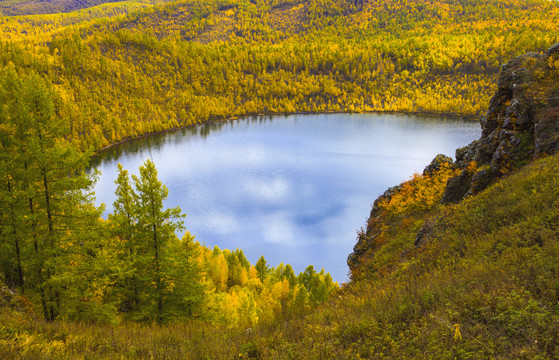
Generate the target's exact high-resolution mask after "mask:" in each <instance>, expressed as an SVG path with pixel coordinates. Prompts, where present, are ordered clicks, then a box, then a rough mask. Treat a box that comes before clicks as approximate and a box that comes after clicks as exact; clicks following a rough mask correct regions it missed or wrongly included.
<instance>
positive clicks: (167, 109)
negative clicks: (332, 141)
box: [0, 0, 559, 149]
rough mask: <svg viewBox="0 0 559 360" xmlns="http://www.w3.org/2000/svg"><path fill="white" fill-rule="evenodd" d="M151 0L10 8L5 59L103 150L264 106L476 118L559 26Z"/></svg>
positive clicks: (330, 5)
mask: <svg viewBox="0 0 559 360" xmlns="http://www.w3.org/2000/svg"><path fill="white" fill-rule="evenodd" d="M16 3H17V2H12V4H16ZM153 3H155V5H151V4H150V2H146V1H132V0H130V1H124V2H115V3H106V4H102V5H100V6H97V7H92V8H86V9H82V10H79V11H75V12H70V13H63V14H50V15H29V16H4V17H2V18H0V30H1V37H0V66H2V67H5V66H7V65H8V63H12V64H13V65H14V67H15V68H16V72H17V73H18V74H23V73H30V72H35V73H37V74H39V75H40V76H41V77H42V78H43V79H45V80H46V81H47V83H48V84H50V85H49V86H52V88H53V89H54V91H55V92H56V94H57V96H58V97H59V100H60V101H59V104H60V105H59V106H58V107H57V112H58V114H59V116H60V117H61V118H63V119H64V121H65V122H66V124H67V127H68V128H69V134H68V136H70V137H71V138H72V139H74V140H76V141H78V142H79V146H80V148H82V149H87V148H88V147H89V146H93V148H95V149H99V148H102V147H104V146H107V145H109V144H111V143H115V142H118V141H120V140H124V139H127V138H131V137H136V136H138V135H141V134H145V133H150V132H157V131H161V130H165V129H170V128H176V127H179V126H185V125H190V124H196V123H200V122H205V121H208V120H221V119H225V118H229V117H234V116H241V115H250V114H257V113H281V112H289V113H292V112H316V111H406V112H429V113H440V114H443V113H444V114H449V113H450V114H458V115H463V116H479V115H480V114H481V113H482V112H483V111H484V110H485V109H486V108H487V106H488V99H489V96H490V94H491V93H492V91H494V89H495V87H494V83H495V80H496V74H497V71H498V69H499V66H500V64H501V63H503V62H504V61H506V60H507V59H509V58H511V57H513V56H516V55H519V54H520V53H524V52H528V51H544V50H545V49H547V48H548V47H549V46H550V45H551V44H553V43H554V42H555V41H556V40H557V37H556V34H557V30H558V29H557V26H558V25H557V24H559V21H558V20H559V13H558V5H557V3H556V2H553V1H539V0H538V1H532V0H514V1H509V2H505V3H503V2H502V1H490V2H483V3H482V2H478V1H463V2H455V1H425V0H416V1H411V2H410V1H405V2H402V1H390V2H374V1H369V2H360V1H356V2H352V1H341V0H340V1H320V0H317V1H311V2H301V1H284V2H281V1H252V2H251V1H248V0H219V1H217V0H216V1H207V2H199V1H192V0H191V1H175V2H171V3H163V2H161V1H153ZM13 6H15V5H13Z"/></svg>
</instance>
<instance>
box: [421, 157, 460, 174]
mask: <svg viewBox="0 0 559 360" xmlns="http://www.w3.org/2000/svg"><path fill="white" fill-rule="evenodd" d="M443 164H449V165H450V166H454V161H452V158H451V157H448V156H446V155H443V154H439V155H437V156H435V158H434V159H433V160H432V161H431V163H430V164H429V165H427V166H426V167H425V169H424V170H423V176H425V175H432V174H434V173H435V172H437V171H439V170H440V168H441V166H443Z"/></svg>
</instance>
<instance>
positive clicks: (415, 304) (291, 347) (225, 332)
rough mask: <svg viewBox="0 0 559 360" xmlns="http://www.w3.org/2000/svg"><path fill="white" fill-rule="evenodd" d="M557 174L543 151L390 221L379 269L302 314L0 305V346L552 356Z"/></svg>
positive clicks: (101, 352) (56, 350) (212, 353)
mask: <svg viewBox="0 0 559 360" xmlns="http://www.w3.org/2000/svg"><path fill="white" fill-rule="evenodd" d="M557 174H559V157H558V156H550V157H547V158H544V159H541V160H539V161H537V162H535V163H533V164H531V165H529V166H528V167H526V168H525V169H523V170H521V171H519V172H518V173H516V174H513V175H511V176H509V177H507V178H505V179H503V180H501V181H499V182H498V183H496V184H494V185H493V186H491V187H490V188H489V189H487V190H486V191H484V192H483V193H481V194H480V195H478V196H476V197H473V198H470V199H468V200H466V201H464V202H462V203H461V204H458V205H452V206H444V207H441V206H435V208H434V209H431V210H430V211H429V212H428V214H419V213H417V214H415V215H413V216H411V219H413V221H412V222H409V223H410V224H411V225H409V226H407V227H399V228H398V229H392V230H391V231H389V233H388V235H387V241H386V246H381V248H380V249H379V250H378V253H377V254H379V256H378V258H376V259H375V260H374V261H376V262H377V263H376V264H374V266H375V267H376V268H377V269H383V270H384V271H376V272H367V276H364V277H362V279H361V280H358V281H354V282H353V283H352V284H351V285H350V286H348V287H347V288H346V289H345V290H344V291H343V292H342V294H341V295H340V296H339V298H336V299H334V300H332V301H331V302H330V303H328V304H327V305H325V306H323V307H321V308H320V309H319V310H317V311H315V312H313V313H311V314H309V315H308V316H306V317H305V318H299V319H289V321H287V320H280V321H278V322H277V323H275V324H273V325H268V326H259V327H256V328H254V329H252V330H250V331H249V330H244V329H219V328H212V327H211V326H209V325H202V324H196V323H194V324H182V325H176V326H169V327H164V328H157V327H139V326H131V325H130V324H125V325H119V326H116V327H114V328H113V327H110V326H84V325H79V324H65V323H54V324H44V323H42V322H41V321H36V320H32V317H30V316H25V315H21V316H20V315H17V316H15V315H14V312H13V311H8V310H7V308H4V310H3V314H2V322H3V324H4V325H3V326H2V327H1V328H0V334H1V336H0V338H1V339H2V340H1V341H0V353H4V354H9V356H10V357H12V358H14V359H16V358H18V356H21V358H34V359H35V358H63V359H64V358H68V359H70V358H72V359H73V358H80V357H83V358H86V354H88V355H87V358H107V359H108V358H119V357H122V358H128V359H132V358H136V359H137V358H146V359H147V358H150V357H151V356H152V355H153V356H154V357H155V358H185V357H194V358H204V357H206V356H207V357H209V358H232V357H238V356H239V354H242V356H245V357H263V358H314V359H324V358H332V359H333V358H337V359H343V358H355V359H357V358H360V357H361V358H371V357H372V358H386V359H394V358H400V359H405V358H409V359H412V358H433V359H445V358H499V359H511V358H525V359H536V358H542V359H544V358H553V357H557V356H559V305H558V304H557V297H558V296H559V264H558V263H557V258H558V256H559V242H558V241H557V234H558V232H559V184H558V179H557ZM426 218H428V219H430V221H432V222H433V228H434V229H435V230H434V231H433V233H432V234H431V237H430V240H429V241H428V242H427V243H426V245H424V246H423V247H421V248H419V249H415V250H413V246H411V244H413V241H414V239H415V234H416V232H417V226H419V225H420V224H421V223H423V222H424V221H425V219H426ZM400 220H401V219H400ZM400 220H398V219H396V217H395V218H393V219H392V221H395V222H396V223H397V222H398V221H400ZM388 225H389V226H390V225H391V224H390V223H389V224H388ZM394 244H396V245H394ZM405 250H408V251H407V252H406V251H405ZM409 250H411V251H409ZM383 252H386V253H385V254H383ZM381 255H382V256H381ZM394 260H395V261H394ZM455 324H458V326H459V328H458V330H457V327H456V326H455ZM458 333H459V334H460V335H458ZM21 354H25V356H22V355H21ZM41 354H43V355H41Z"/></svg>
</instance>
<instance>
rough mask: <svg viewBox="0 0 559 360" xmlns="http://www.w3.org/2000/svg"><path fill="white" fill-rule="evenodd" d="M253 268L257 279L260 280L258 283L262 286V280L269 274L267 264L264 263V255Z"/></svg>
mask: <svg viewBox="0 0 559 360" xmlns="http://www.w3.org/2000/svg"><path fill="white" fill-rule="evenodd" d="M254 267H255V268H256V271H257V272H258V278H259V279H260V282H262V284H264V280H265V279H266V277H267V276H268V274H269V273H270V267H269V266H268V263H267V262H266V259H264V255H262V256H260V258H259V259H258V261H257V262H256V265H254Z"/></svg>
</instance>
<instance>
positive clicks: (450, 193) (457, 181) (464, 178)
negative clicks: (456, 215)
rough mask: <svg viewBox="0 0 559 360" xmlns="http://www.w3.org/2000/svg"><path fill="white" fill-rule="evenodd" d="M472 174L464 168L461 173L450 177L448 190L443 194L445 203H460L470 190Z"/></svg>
mask: <svg viewBox="0 0 559 360" xmlns="http://www.w3.org/2000/svg"><path fill="white" fill-rule="evenodd" d="M471 182H472V176H471V174H470V173H469V172H468V171H467V170H462V172H461V173H460V175H458V176H454V177H452V178H450V179H448V182H447V183H446V190H445V193H444V194H443V198H442V200H441V201H442V202H443V203H458V202H460V200H462V199H463V198H464V196H466V194H467V193H468V191H470V187H471Z"/></svg>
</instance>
